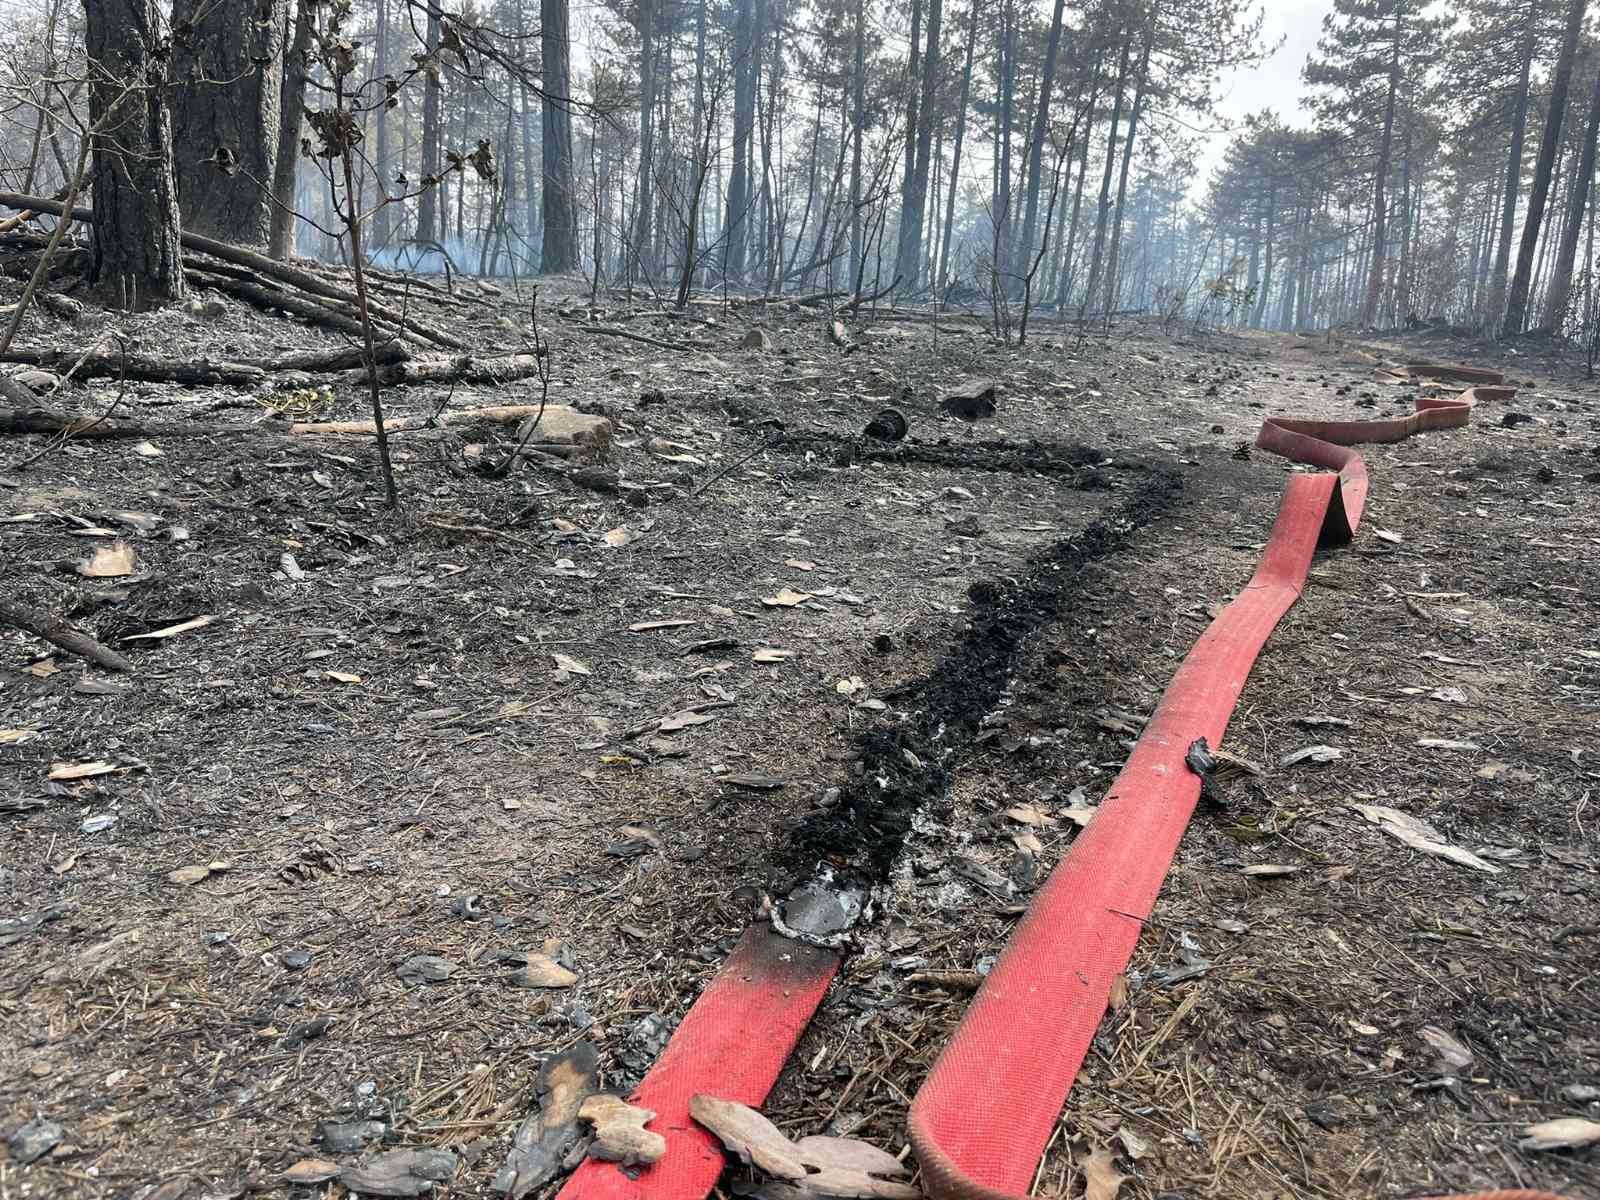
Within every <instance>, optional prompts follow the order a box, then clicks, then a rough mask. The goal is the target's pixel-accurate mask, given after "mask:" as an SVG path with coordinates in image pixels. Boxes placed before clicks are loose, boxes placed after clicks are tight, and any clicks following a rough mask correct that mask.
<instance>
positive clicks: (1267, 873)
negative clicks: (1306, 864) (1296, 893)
mask: <svg viewBox="0 0 1600 1200" xmlns="http://www.w3.org/2000/svg"><path fill="white" fill-rule="evenodd" d="M1302 869H1303V868H1301V867H1298V866H1285V865H1284V864H1282V863H1256V864H1255V865H1253V866H1249V867H1246V868H1245V869H1244V870H1242V871H1240V872H1239V874H1241V875H1248V876H1250V878H1252V879H1276V878H1278V877H1279V876H1280V875H1295V874H1298V873H1299V872H1300V871H1301V870H1302Z"/></svg>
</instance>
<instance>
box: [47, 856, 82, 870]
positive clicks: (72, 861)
mask: <svg viewBox="0 0 1600 1200" xmlns="http://www.w3.org/2000/svg"><path fill="white" fill-rule="evenodd" d="M77 865H78V856H77V855H76V854H69V855H67V856H66V857H65V858H63V859H62V860H61V861H60V862H58V863H56V864H55V866H53V867H51V868H50V870H51V873H52V874H55V875H65V874H66V873H67V872H68V871H70V870H72V868H73V867H75V866H77Z"/></svg>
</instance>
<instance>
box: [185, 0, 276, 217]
mask: <svg viewBox="0 0 1600 1200" xmlns="http://www.w3.org/2000/svg"><path fill="white" fill-rule="evenodd" d="M283 3H284V0H175V2H174V4H173V6H172V63H173V73H174V81H173V82H174V85H175V86H174V88H173V97H172V113H173V160H174V167H175V171H176V176H177V181H178V201H179V204H180V206H181V210H182V214H183V225H184V228H186V229H189V230H192V231H193V232H195V233H200V234H204V235H205V236H206V237H213V238H216V239H218V240H219V241H224V242H232V243H233V244H235V245H238V246H264V245H266V244H267V243H268V241H269V240H270V238H271V234H272V193H271V188H272V182H273V165H274V163H275V161H276V159H277V156H278V137H279V128H278V125H279V119H278V114H279V105H280V103H281V91H282V87H283V31H284V21H283V16H282V13H281V11H280V6H281V5H282V4H283Z"/></svg>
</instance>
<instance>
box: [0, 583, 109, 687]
mask: <svg viewBox="0 0 1600 1200" xmlns="http://www.w3.org/2000/svg"><path fill="white" fill-rule="evenodd" d="M0 621H3V622H5V623H6V624H7V625H13V626H15V627H16V628H18V629H21V630H23V631H24V632H25V633H31V634H33V636H34V637H37V638H43V639H44V640H45V641H47V642H49V643H50V644H51V645H52V646H59V647H61V649H63V650H66V651H68V652H69V653H72V654H76V655H78V656H79V657H81V658H87V659H88V660H89V661H90V662H92V663H94V664H95V665H96V666H99V667H104V668H105V669H106V670H108V671H131V670H133V663H132V662H130V661H129V660H128V659H126V658H123V657H122V655H120V654H118V653H117V652H116V651H115V650H108V649H107V648H106V647H104V646H102V645H101V644H100V643H99V642H97V641H95V640H94V639H93V638H92V637H90V636H89V635H88V634H87V633H84V632H83V631H82V630H79V629H74V628H73V627H72V626H71V625H68V624H67V623H66V622H65V621H63V620H62V619H61V618H60V617H52V616H47V615H46V614H44V613H42V612H39V611H37V610H35V609H31V608H25V607H24V606H22V605H21V604H18V603H17V602H16V601H15V600H7V599H6V598H5V597H4V596H0Z"/></svg>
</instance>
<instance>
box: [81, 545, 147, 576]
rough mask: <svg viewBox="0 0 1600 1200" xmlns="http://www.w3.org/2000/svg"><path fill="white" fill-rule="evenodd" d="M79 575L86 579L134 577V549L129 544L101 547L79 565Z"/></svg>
mask: <svg viewBox="0 0 1600 1200" xmlns="http://www.w3.org/2000/svg"><path fill="white" fill-rule="evenodd" d="M78 574H79V575H82V576H83V577H84V578H85V579H119V578H121V577H122V576H124V575H132V574H133V547H132V546H130V545H129V544H128V543H127V542H113V543H112V544H111V545H109V546H101V547H100V548H99V549H98V550H96V551H95V552H94V554H93V555H91V556H90V557H89V558H88V559H86V560H84V561H83V562H81V563H79V564H78Z"/></svg>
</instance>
